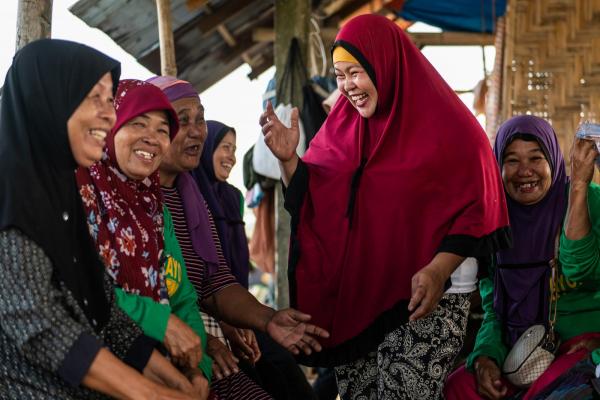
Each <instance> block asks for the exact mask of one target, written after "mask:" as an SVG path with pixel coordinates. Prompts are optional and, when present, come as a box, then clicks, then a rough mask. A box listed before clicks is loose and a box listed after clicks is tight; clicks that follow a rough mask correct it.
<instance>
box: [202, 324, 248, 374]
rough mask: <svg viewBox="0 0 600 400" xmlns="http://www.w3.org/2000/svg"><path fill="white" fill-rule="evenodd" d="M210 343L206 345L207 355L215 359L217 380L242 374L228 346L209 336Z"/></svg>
mask: <svg viewBox="0 0 600 400" xmlns="http://www.w3.org/2000/svg"><path fill="white" fill-rule="evenodd" d="M207 337H208V342H207V345H206V353H207V354H208V355H209V356H210V357H211V358H212V359H213V361H214V362H213V365H212V369H213V375H214V376H215V379H216V380H218V379H222V378H225V377H228V376H229V375H231V374H237V373H238V372H240V370H239V367H238V363H239V362H240V360H238V359H237V358H236V357H235V356H234V355H233V353H232V352H231V351H230V350H229V348H228V347H227V346H225V345H224V344H223V342H221V341H220V340H219V338H216V337H214V336H211V335H207Z"/></svg>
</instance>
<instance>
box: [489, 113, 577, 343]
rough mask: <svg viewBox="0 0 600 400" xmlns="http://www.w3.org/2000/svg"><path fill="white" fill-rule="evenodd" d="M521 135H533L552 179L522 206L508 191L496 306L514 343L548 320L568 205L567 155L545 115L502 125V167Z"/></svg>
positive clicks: (498, 143) (499, 153)
mask: <svg viewBox="0 0 600 400" xmlns="http://www.w3.org/2000/svg"><path fill="white" fill-rule="evenodd" d="M523 135H526V136H529V137H530V138H532V139H535V140H536V141H537V142H538V143H539V145H540V147H541V148H542V151H543V152H544V154H545V155H546V158H547V159H548V163H549V164H550V168H551V170H552V184H551V186H550V189H549V190H548V193H547V194H546V196H545V197H544V198H543V199H542V200H541V201H539V202H538V203H536V204H531V205H523V204H521V203H518V202H517V201H515V200H513V199H512V198H511V197H510V196H508V195H506V201H507V205H508V214H509V218H510V227H511V230H512V234H513V244H514V246H513V248H512V249H507V250H502V251H500V252H498V253H497V255H496V256H497V258H496V259H497V268H496V272H495V276H494V280H495V281H494V309H495V311H496V313H497V314H498V317H499V319H500V321H501V322H502V325H503V326H504V327H505V328H506V334H507V341H508V343H509V344H510V345H512V344H513V343H514V342H515V341H516V340H517V339H518V337H519V336H520V335H521V334H522V333H523V332H524V331H525V330H526V329H527V328H529V327H530V326H531V325H534V324H540V323H546V324H547V322H548V307H549V295H550V293H549V277H550V267H549V262H550V261H551V260H552V258H554V255H555V243H556V235H557V234H558V232H559V229H560V228H561V225H562V221H563V218H564V216H565V212H566V207H567V193H566V190H567V183H568V178H567V174H566V171H565V160H564V158H563V156H562V153H561V151H560V148H559V145H558V140H557V138H556V134H555V133H554V129H552V126H550V124H549V123H548V122H546V121H545V120H543V119H541V118H538V117H534V116H530V115H522V116H518V117H514V118H511V119H509V120H508V121H506V122H505V123H504V124H502V125H501V126H500V129H499V130H498V135H497V136H496V143H495V145H494V154H495V155H496V160H497V161H498V165H499V166H500V168H502V161H503V155H504V151H505V150H506V148H507V147H508V146H509V145H510V143H511V142H512V141H513V140H515V139H517V138H520V137H523Z"/></svg>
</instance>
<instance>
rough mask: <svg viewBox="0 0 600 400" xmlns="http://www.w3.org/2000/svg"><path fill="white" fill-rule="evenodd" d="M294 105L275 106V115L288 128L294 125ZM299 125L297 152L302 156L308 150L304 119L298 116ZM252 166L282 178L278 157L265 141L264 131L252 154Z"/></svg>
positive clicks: (255, 169) (275, 177)
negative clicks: (303, 124)
mask: <svg viewBox="0 0 600 400" xmlns="http://www.w3.org/2000/svg"><path fill="white" fill-rule="evenodd" d="M292 108H293V107H292V106H291V104H279V105H278V106H277V108H275V115H277V118H279V120H280V121H281V123H282V124H283V125H285V126H287V127H288V128H289V127H291V126H292ZM298 125H299V127H300V141H299V142H298V147H297V148H296V152H297V153H298V155H299V156H302V155H303V154H304V152H305V151H306V145H305V143H306V136H305V134H304V127H303V126H302V121H301V120H300V117H299V116H298ZM252 167H253V168H254V171H256V173H258V174H260V175H263V176H266V177H267V178H271V179H276V180H279V179H281V172H280V171H279V162H278V161H277V158H276V157H275V156H274V155H273V153H271V150H269V148H268V147H267V144H266V143H265V137H264V135H263V133H262V131H261V132H260V133H259V137H258V140H257V141H256V144H255V145H254V152H253V154H252Z"/></svg>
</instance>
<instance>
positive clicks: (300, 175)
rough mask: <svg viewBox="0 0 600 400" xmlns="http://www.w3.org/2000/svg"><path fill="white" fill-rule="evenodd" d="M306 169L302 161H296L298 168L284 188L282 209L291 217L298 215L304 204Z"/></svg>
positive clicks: (306, 181)
mask: <svg viewBox="0 0 600 400" xmlns="http://www.w3.org/2000/svg"><path fill="white" fill-rule="evenodd" d="M308 176H309V175H308V168H307V167H306V164H304V162H303V161H302V159H299V160H298V166H297V167H296V171H295V172H294V175H293V176H292V180H291V181H290V184H289V185H288V187H287V188H285V186H283V187H284V192H283V194H284V196H285V201H284V203H283V207H285V209H286V210H287V211H288V212H289V213H290V215H291V216H292V217H293V216H295V215H298V214H300V208H301V207H302V203H303V202H304V194H305V193H306V191H307V190H308Z"/></svg>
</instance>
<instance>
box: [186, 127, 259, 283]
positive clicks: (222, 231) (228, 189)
mask: <svg viewBox="0 0 600 400" xmlns="http://www.w3.org/2000/svg"><path fill="white" fill-rule="evenodd" d="M206 125H207V126H208V137H207V138H206V141H205V142H204V149H203V150H202V158H201V159H200V165H199V166H198V168H196V169H195V170H194V171H193V172H192V175H193V176H194V178H195V179H196V182H197V183H198V186H199V187H200V191H201V192H202V195H203V196H204V198H205V199H206V201H207V203H208V207H209V209H210V211H211V213H212V215H213V218H214V219H215V223H216V225H217V231H218V233H219V238H220V239H221V247H222V248H223V255H224V256H225V260H226V261H227V265H229V268H230V269H231V273H232V274H233V276H235V278H236V280H237V281H238V283H239V284H240V285H242V286H244V287H245V288H248V272H249V266H250V255H249V252H248V240H247V239H246V232H245V230H244V220H243V219H242V214H241V208H240V207H241V204H242V193H241V192H240V191H239V190H238V189H237V188H236V187H235V186H233V185H230V184H229V183H227V182H221V181H219V180H218V179H217V177H216V175H215V170H214V165H213V154H214V152H215V150H216V149H217V147H218V146H219V143H221V141H222V140H223V138H224V137H225V135H226V134H227V132H229V131H232V132H233V133H234V134H235V130H234V129H233V128H231V127H229V126H227V125H225V124H223V123H221V122H217V121H207V122H206Z"/></svg>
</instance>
